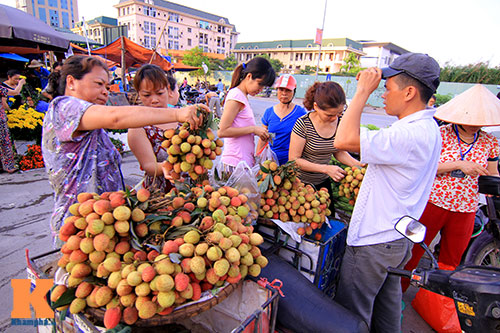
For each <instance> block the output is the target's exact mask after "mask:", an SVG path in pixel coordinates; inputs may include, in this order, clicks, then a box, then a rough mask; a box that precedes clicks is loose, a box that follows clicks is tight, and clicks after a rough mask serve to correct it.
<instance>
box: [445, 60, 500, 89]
mask: <svg viewBox="0 0 500 333" xmlns="http://www.w3.org/2000/svg"><path fill="white" fill-rule="evenodd" d="M440 80H441V82H460V83H482V84H498V83H499V82H500V67H498V66H497V67H495V68H489V63H487V62H479V63H477V64H469V65H465V66H452V65H450V64H449V63H446V64H445V66H444V67H443V68H441V75H440Z"/></svg>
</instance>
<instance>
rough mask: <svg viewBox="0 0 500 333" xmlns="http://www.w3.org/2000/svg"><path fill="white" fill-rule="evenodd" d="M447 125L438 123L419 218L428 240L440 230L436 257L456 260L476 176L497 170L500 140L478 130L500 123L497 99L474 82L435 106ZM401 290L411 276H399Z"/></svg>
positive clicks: (416, 250) (465, 236)
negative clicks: (435, 153) (438, 143)
mask: <svg viewBox="0 0 500 333" xmlns="http://www.w3.org/2000/svg"><path fill="white" fill-rule="evenodd" d="M434 116H435V118H437V119H440V120H443V121H445V122H447V123H449V124H448V125H444V126H441V127H440V130H441V139H442V148H441V155H440V158H439V165H438V169H437V175H436V179H435V180H434V184H433V186H432V191H431V195H430V197H429V202H428V203H427V206H426V208H425V211H424V213H423V214H422V217H421V218H420V222H422V223H423V224H424V225H425V226H426V227H427V233H426V236H425V240H424V241H425V243H426V244H427V245H429V244H430V243H431V242H432V240H433V239H434V237H435V236H436V234H437V233H438V232H439V231H440V232H441V248H440V253H439V262H442V263H444V264H447V265H451V266H454V267H456V266H458V265H459V264H460V260H461V258H462V255H463V253H464V251H465V249H466V248H467V244H468V243H469V240H470V237H471V235H472V230H473V228H474V219H475V214H476V210H477V207H478V201H479V194H478V178H479V176H481V175H490V176H498V175H499V174H498V154H499V146H498V140H497V139H496V138H495V137H494V136H493V135H491V134H489V133H486V132H484V131H482V130H481V128H482V127H483V126H495V125H500V100H499V99H498V98H497V97H496V96H495V95H494V94H493V93H491V92H490V91H489V90H488V89H486V88H485V87H484V86H482V85H476V86H474V87H472V88H470V89H469V90H467V91H465V92H464V93H462V94H460V95H458V96H456V97H455V98H453V99H452V100H451V101H449V102H448V103H446V104H444V105H443V106H441V107H439V108H438V109H437V111H436V114H435V115H434ZM423 252H424V251H423V249H422V248H421V247H420V246H415V247H413V251H412V257H411V260H410V261H409V262H408V263H407V264H406V267H405V269H409V270H412V269H414V268H415V267H416V266H417V264H418V262H419V261H420V257H422V254H423ZM401 283H402V286H403V292H404V291H405V290H406V288H408V285H409V280H408V279H404V280H403V279H402V282H401Z"/></svg>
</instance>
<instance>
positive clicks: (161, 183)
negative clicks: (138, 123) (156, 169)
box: [144, 126, 172, 193]
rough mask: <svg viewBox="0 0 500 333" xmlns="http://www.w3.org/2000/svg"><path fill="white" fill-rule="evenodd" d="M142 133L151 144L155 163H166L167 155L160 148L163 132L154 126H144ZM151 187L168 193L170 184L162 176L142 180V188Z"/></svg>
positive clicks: (170, 187)
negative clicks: (143, 132) (144, 133)
mask: <svg viewBox="0 0 500 333" xmlns="http://www.w3.org/2000/svg"><path fill="white" fill-rule="evenodd" d="M144 131H145V132H146V136H147V137H148V139H149V142H151V146H152V147H153V152H154V154H155V156H156V161H157V162H163V161H166V160H167V158H168V153H167V151H166V150H165V148H163V147H162V146H161V143H162V142H163V140H164V138H163V132H164V130H163V129H161V128H159V127H156V126H146V127H144ZM152 185H154V187H155V188H159V189H161V190H162V191H163V192H165V193H168V192H170V190H171V189H172V183H171V182H170V181H169V180H168V179H166V178H165V177H163V175H158V176H156V177H154V176H146V179H145V180H144V187H145V188H148V187H150V186H152Z"/></svg>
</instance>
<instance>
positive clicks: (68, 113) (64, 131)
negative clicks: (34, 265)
mask: <svg viewBox="0 0 500 333" xmlns="http://www.w3.org/2000/svg"><path fill="white" fill-rule="evenodd" d="M59 82H60V85H61V86H60V87H57V89H56V90H57V91H58V94H62V95H63V96H59V97H57V98H55V99H53V100H52V102H51V103H50V106H49V110H48V111H47V113H46V116H45V120H44V123H43V136H42V152H43V158H44V162H45V166H46V169H47V173H48V174H49V181H50V184H51V186H52V188H53V189H54V192H55V197H54V200H55V206H54V213H53V214H52V217H51V221H50V226H51V231H52V236H53V238H54V246H55V247H57V246H59V245H61V242H60V241H59V239H58V237H57V235H58V232H59V229H60V227H61V225H62V224H63V221H64V219H65V218H66V217H68V216H69V215H70V214H69V212H68V208H69V206H71V205H72V204H73V203H75V202H76V197H77V195H78V194H79V193H82V192H96V193H103V192H108V191H116V190H119V189H123V182H122V177H121V171H120V162H121V158H120V154H119V153H118V152H117V151H116V149H115V147H114V146H113V144H112V143H111V141H110V139H109V137H108V135H107V134H106V132H105V131H104V130H103V129H104V128H109V129H126V128H134V127H143V126H146V125H151V124H163V123H169V122H178V121H188V122H190V123H191V124H192V125H193V126H195V127H196V126H197V125H198V124H199V123H200V119H199V118H198V117H197V116H196V106H192V107H187V108H183V109H174V110H170V111H171V112H168V110H165V109H158V108H152V107H138V106H126V107H123V106H121V107H113V106H105V105H104V104H105V103H106V101H107V99H108V87H109V77H108V70H107V68H106V65H104V64H103V63H102V62H101V61H100V60H99V59H98V58H95V57H87V56H73V57H71V58H69V59H67V60H66V62H65V64H64V66H63V68H62V71H61V80H60V81H59ZM166 111H167V112H166ZM172 111H173V112H172Z"/></svg>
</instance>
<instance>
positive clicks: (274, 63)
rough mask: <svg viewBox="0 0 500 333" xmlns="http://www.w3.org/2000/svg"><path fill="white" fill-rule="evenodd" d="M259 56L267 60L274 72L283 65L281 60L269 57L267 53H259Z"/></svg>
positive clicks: (278, 70)
mask: <svg viewBox="0 0 500 333" xmlns="http://www.w3.org/2000/svg"><path fill="white" fill-rule="evenodd" d="M259 57H262V58H266V59H267V60H269V62H270V63H271V66H273V69H274V71H275V72H276V73H279V72H280V71H281V69H282V68H283V67H284V66H285V65H284V64H283V63H282V62H281V61H279V60H278V59H271V57H270V56H269V55H267V54H261V55H259Z"/></svg>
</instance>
